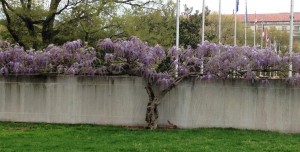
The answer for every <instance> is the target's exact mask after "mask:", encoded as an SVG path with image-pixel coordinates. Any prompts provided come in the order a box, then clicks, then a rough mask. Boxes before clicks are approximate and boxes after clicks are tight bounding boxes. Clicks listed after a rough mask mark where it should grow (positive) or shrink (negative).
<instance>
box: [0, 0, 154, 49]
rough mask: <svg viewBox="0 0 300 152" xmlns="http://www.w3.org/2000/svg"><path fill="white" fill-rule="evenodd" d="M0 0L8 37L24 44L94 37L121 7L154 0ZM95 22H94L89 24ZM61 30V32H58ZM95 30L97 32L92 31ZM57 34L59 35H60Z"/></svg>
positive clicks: (43, 45)
mask: <svg viewBox="0 0 300 152" xmlns="http://www.w3.org/2000/svg"><path fill="white" fill-rule="evenodd" d="M37 2H38V1H32V0H27V1H24V0H0V3H1V8H2V13H3V14H4V16H5V22H4V24H3V25H4V26H5V27H6V28H7V30H8V32H9V35H10V36H11V38H12V39H13V40H14V41H15V42H17V43H19V44H20V45H22V46H24V47H25V48H34V49H37V48H41V47H45V46H47V45H48V44H51V43H54V42H57V43H58V42H59V43H61V41H64V40H66V39H69V40H71V38H72V39H75V38H80V39H83V40H87V41H89V40H92V39H94V40H96V39H98V37H96V36H94V35H101V34H102V33H97V32H96V29H97V28H98V29H97V30H100V31H107V29H106V28H105V27H110V25H109V24H108V23H109V20H110V19H111V18H112V16H114V15H115V14H116V13H117V12H118V11H119V10H120V8H121V7H124V6H136V7H138V6H139V7H143V6H145V5H147V4H150V3H152V2H153V3H155V1H143V2H141V1H138V0H101V1H95V0H48V1H46V3H43V4H40V3H37ZM91 25H94V26H91ZM60 32H61V33H60ZM94 33H96V34H94ZM59 34H60V35H59Z"/></svg>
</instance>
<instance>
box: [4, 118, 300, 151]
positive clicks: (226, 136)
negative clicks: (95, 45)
mask: <svg viewBox="0 0 300 152" xmlns="http://www.w3.org/2000/svg"><path fill="white" fill-rule="evenodd" d="M0 151H55V152H59V151H109V152H114V151H126V152H131V151H132V152H134V151H149V152H157V151H172V152H175V151H180V152H181V151H222V152H226V151H228V152H233V151H237V152H242V151H249V152H254V151H255V152H259V151H270V152H271V151H280V152H297V151H300V134H281V133H275V132H263V131H249V130H236V129H177V130H155V131H151V130H144V129H138V130H134V129H128V128H121V127H114V126H97V125H58V124H28V123H0Z"/></svg>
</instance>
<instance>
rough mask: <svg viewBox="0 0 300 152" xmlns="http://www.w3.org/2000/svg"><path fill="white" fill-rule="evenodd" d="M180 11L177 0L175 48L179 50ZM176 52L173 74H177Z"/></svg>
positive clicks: (178, 0)
mask: <svg viewBox="0 0 300 152" xmlns="http://www.w3.org/2000/svg"><path fill="white" fill-rule="evenodd" d="M179 13H180V0H177V13H176V50H177V51H179V15H180V14H179ZM178 58H179V56H178V53H176V65H175V76H176V77H177V76H178Z"/></svg>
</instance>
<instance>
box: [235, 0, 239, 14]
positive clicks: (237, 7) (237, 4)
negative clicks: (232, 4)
mask: <svg viewBox="0 0 300 152" xmlns="http://www.w3.org/2000/svg"><path fill="white" fill-rule="evenodd" d="M239 4H240V3H239V0H236V9H235V12H238V11H239Z"/></svg>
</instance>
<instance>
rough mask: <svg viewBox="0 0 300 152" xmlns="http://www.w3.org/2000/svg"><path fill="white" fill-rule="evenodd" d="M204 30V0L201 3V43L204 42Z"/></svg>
mask: <svg viewBox="0 0 300 152" xmlns="http://www.w3.org/2000/svg"><path fill="white" fill-rule="evenodd" d="M204 30H205V0H203V3H202V44H203V42H204Z"/></svg>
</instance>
